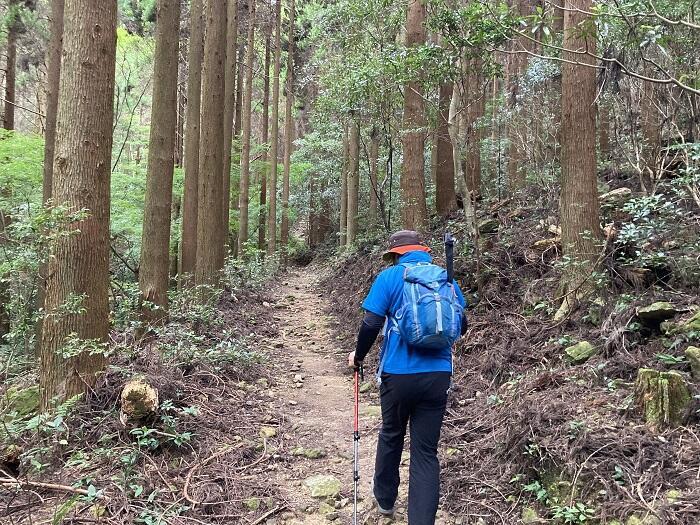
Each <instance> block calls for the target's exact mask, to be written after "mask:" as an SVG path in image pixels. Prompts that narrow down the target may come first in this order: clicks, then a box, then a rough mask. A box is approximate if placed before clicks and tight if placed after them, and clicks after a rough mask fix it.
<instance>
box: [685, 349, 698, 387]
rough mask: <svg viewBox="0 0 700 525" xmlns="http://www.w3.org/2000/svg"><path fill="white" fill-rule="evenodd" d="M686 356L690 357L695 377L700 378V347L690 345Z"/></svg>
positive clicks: (686, 350)
mask: <svg viewBox="0 0 700 525" xmlns="http://www.w3.org/2000/svg"><path fill="white" fill-rule="evenodd" d="M685 357H687V358H688V362H689V363H690V370H691V372H692V374H693V377H694V378H695V379H698V380H700V348H698V347H697V346H689V347H688V348H686V349H685Z"/></svg>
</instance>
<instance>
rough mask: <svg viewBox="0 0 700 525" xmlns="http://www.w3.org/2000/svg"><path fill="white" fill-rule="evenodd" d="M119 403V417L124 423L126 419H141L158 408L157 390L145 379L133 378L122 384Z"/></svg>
mask: <svg viewBox="0 0 700 525" xmlns="http://www.w3.org/2000/svg"><path fill="white" fill-rule="evenodd" d="M121 405H122V406H121V411H120V414H119V419H120V420H121V422H122V423H123V424H124V425H126V422H127V421H128V420H136V421H138V420H142V419H144V418H146V417H149V416H152V415H153V414H155V413H156V410H158V391H157V390H156V389H155V388H153V387H152V386H151V385H149V384H148V383H146V382H145V381H142V380H139V379H134V380H132V381H129V382H128V383H127V384H126V385H124V389H123V390H122V394H121Z"/></svg>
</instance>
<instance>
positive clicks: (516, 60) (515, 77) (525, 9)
mask: <svg viewBox="0 0 700 525" xmlns="http://www.w3.org/2000/svg"><path fill="white" fill-rule="evenodd" d="M539 1H540V0H516V3H517V9H518V13H519V14H520V16H530V15H533V14H534V13H535V10H536V9H537V6H538V5H539ZM512 47H513V50H514V51H533V50H534V48H535V43H534V42H532V41H531V40H528V39H526V38H524V37H518V38H516V39H515V40H514V41H513V42H512ZM527 64H528V55H527V54H525V53H513V54H511V55H510V57H509V60H508V64H507V72H506V79H507V83H506V90H507V97H506V98H507V105H508V107H509V108H511V110H514V111H517V108H518V96H519V91H520V88H519V85H520V81H521V77H522V75H523V73H524V72H525V70H526V69H527ZM520 134H521V130H520V128H519V127H518V126H517V125H516V124H515V123H513V122H511V121H509V122H508V123H507V125H506V135H507V137H508V183H509V185H510V187H511V189H512V190H518V189H520V188H522V187H523V186H525V167H524V166H523V164H524V163H525V161H526V160H527V156H526V154H525V151H524V150H523V147H522V144H521V138H520Z"/></svg>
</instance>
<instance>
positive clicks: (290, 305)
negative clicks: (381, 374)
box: [266, 267, 452, 525]
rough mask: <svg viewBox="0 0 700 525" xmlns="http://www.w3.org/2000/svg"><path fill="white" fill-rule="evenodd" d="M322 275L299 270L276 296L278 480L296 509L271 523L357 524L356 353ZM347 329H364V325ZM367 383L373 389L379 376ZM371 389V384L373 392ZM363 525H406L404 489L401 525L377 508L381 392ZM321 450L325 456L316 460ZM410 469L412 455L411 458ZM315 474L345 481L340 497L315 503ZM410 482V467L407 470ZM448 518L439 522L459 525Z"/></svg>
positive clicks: (365, 445) (366, 457)
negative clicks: (351, 369) (335, 328)
mask: <svg viewBox="0 0 700 525" xmlns="http://www.w3.org/2000/svg"><path fill="white" fill-rule="evenodd" d="M320 277H321V275H320V270H319V268H317V267H309V268H306V269H303V270H293V271H292V272H291V273H289V274H287V275H286V276H285V277H284V280H283V281H282V283H280V284H279V285H278V286H277V287H276V289H275V297H277V298H278V299H277V303H276V304H274V305H273V312H274V313H273V317H274V320H275V321H276V322H277V323H278V324H279V325H280V336H279V338H278V339H277V340H275V341H270V346H272V347H274V348H275V350H274V361H275V362H276V366H277V367H278V369H279V371H278V377H277V380H276V384H275V385H274V387H273V390H274V391H275V395H276V397H277V404H278V406H279V407H280V408H281V409H282V410H281V412H282V413H283V414H284V415H285V416H284V418H285V420H284V422H283V424H282V425H281V430H282V434H283V436H282V438H283V442H284V443H285V444H284V447H285V449H286V450H287V452H289V451H291V454H288V458H289V459H288V463H287V464H286V465H284V466H283V467H282V468H277V469H276V471H275V472H274V473H271V476H272V478H273V479H272V481H273V482H274V483H275V484H276V485H278V487H279V490H280V492H281V493H282V494H283V495H284V497H285V499H286V500H287V502H288V509H287V510H286V511H285V512H281V513H279V514H277V515H276V516H275V517H272V518H270V519H269V520H268V521H267V522H266V523H286V524H290V525H292V524H321V523H329V522H330V521H334V522H335V523H343V524H345V523H351V522H352V520H351V516H352V493H353V490H352V488H353V485H352V376H351V375H350V374H349V373H348V371H347V370H346V368H345V367H344V362H345V359H346V355H347V352H348V349H347V348H342V347H341V345H340V344H338V343H337V342H336V338H335V336H334V335H333V333H332V329H331V319H330V318H329V317H328V315H327V314H326V312H327V310H328V306H329V304H328V301H329V299H328V298H327V297H326V296H325V295H324V294H323V293H322V292H321V288H320V286H319V285H318V281H319V279H320ZM347 322H350V323H353V324H354V323H356V322H357V319H351V320H350V319H349V320H347ZM367 376H368V377H365V381H366V382H371V381H372V380H373V378H372V377H371V374H367ZM367 386H369V385H367ZM361 397H362V399H361V402H360V414H361V416H360V419H361V422H360V425H361V427H360V432H361V436H362V437H361V442H360V443H361V445H360V447H361V461H360V475H361V482H360V485H361V491H360V493H361V496H362V497H363V499H362V501H361V503H360V511H361V512H360V520H359V521H360V523H363V524H375V523H405V511H404V509H405V503H406V490H407V488H406V486H405V483H404V484H402V487H401V493H400V495H399V501H398V508H399V510H398V512H397V515H396V517H395V520H394V521H393V522H391V521H389V520H386V519H384V520H383V521H380V520H379V518H378V514H377V513H376V511H374V510H373V509H372V501H371V500H372V498H371V488H370V484H371V479H372V472H373V464H374V452H375V449H376V442H377V431H378V429H379V425H380V424H381V418H380V412H379V406H378V405H379V399H378V394H377V393H376V389H375V388H374V387H372V389H371V390H370V391H369V392H368V393H364V394H362V395H361ZM318 451H321V453H322V457H320V458H313V457H308V456H315V455H316V454H317V452H318ZM404 459H405V461H404V463H407V459H408V456H407V454H405V456H404ZM315 475H326V476H333V477H335V478H337V479H338V480H339V481H340V483H341V488H340V495H339V496H338V497H336V498H331V499H323V498H312V497H311V496H310V490H309V488H308V487H307V486H306V484H305V480H307V479H308V478H310V477H312V476H315ZM401 477H402V479H403V480H407V478H408V472H407V467H406V465H404V466H402V475H401ZM451 522H452V520H448V518H447V517H441V518H439V520H438V523H451Z"/></svg>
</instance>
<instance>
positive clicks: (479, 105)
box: [465, 60, 486, 196]
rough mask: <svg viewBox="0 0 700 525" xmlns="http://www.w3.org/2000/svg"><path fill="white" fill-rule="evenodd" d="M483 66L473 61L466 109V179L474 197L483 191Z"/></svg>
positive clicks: (484, 99)
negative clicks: (481, 125)
mask: <svg viewBox="0 0 700 525" xmlns="http://www.w3.org/2000/svg"><path fill="white" fill-rule="evenodd" d="M481 67H482V64H481V63H480V61H477V60H473V61H472V63H471V64H470V68H471V71H470V72H469V80H468V82H467V85H468V92H469V102H468V107H467V108H466V127H467V129H466V139H467V141H466V150H467V151H466V161H467V165H466V170H465V178H466V181H467V189H468V190H469V192H471V194H472V195H473V196H477V195H479V193H480V190H481V138H482V135H483V133H482V131H481V129H480V127H479V120H480V119H481V118H482V117H483V116H484V111H485V110H486V96H485V93H484V90H483V88H484V79H483V77H482V75H481V74H480V71H481Z"/></svg>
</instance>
